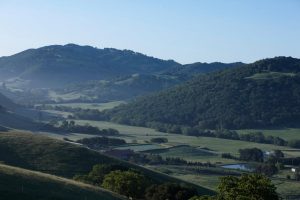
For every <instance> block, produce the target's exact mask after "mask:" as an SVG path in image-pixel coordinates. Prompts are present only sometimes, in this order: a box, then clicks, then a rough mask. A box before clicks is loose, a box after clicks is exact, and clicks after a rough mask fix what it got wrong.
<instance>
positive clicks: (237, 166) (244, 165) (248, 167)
mask: <svg viewBox="0 0 300 200" xmlns="http://www.w3.org/2000/svg"><path fill="white" fill-rule="evenodd" d="M221 167H222V168H225V169H237V170H242V171H248V172H251V171H253V170H254V169H253V166H251V165H249V164H247V163H236V164H228V165H222V166H221Z"/></svg>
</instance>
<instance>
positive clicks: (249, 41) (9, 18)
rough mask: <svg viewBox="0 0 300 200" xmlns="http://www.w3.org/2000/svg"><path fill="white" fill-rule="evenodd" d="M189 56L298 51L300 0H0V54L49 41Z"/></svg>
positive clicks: (234, 57) (204, 58)
mask: <svg viewBox="0 0 300 200" xmlns="http://www.w3.org/2000/svg"><path fill="white" fill-rule="evenodd" d="M67 43H76V44H81V45H91V46H95V47H99V48H103V47H114V48H118V49H131V50H134V51H138V52H141V53H144V54H147V55H151V56H155V57H159V58H163V59H174V60H176V61H178V62H181V63H191V62H196V61H200V62H212V61H221V62H233V61H243V62H252V61H254V60H257V59H261V58H266V57H274V56H280V55H283V56H293V57H298V58H299V57H300V0H0V56H6V55H11V54H14V53H17V52H19V51H22V50H25V49H28V48H37V47H41V46H45V45H50V44H67Z"/></svg>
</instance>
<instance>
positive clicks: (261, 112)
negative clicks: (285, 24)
mask: <svg viewBox="0 0 300 200" xmlns="http://www.w3.org/2000/svg"><path fill="white" fill-rule="evenodd" d="M299 113H300V60H299V59H296V58H291V57H276V58H271V59H264V60H260V61H257V62H255V63H253V64H248V65H244V66H242V67H237V68H231V69H226V70H223V71H219V72H214V73H210V74H207V75H201V76H198V77H196V78H195V79H193V80H191V81H189V82H187V83H184V84H182V85H180V86H177V87H175V88H172V89H169V90H167V91H164V92H160V93H157V94H154V95H150V96H147V97H144V98H140V99H139V100H137V101H135V102H132V103H130V104H127V105H122V106H120V107H117V108H115V109H113V110H112V111H110V112H108V113H106V114H108V117H109V118H110V119H111V120H113V121H116V122H120V123H126V124H132V125H142V126H152V127H156V128H157V127H161V126H165V125H166V124H167V125H171V126H172V125H180V126H190V127H193V126H200V127H201V128H210V129H214V128H230V129H239V128H258V127H278V126H297V125H299V124H300V114H299ZM177 128H178V127H177Z"/></svg>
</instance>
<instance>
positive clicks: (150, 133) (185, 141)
mask: <svg viewBox="0 0 300 200" xmlns="http://www.w3.org/2000/svg"><path fill="white" fill-rule="evenodd" d="M75 122H76V123H77V124H81V125H83V124H87V123H88V124H90V125H92V126H97V127H99V128H101V129H103V128H114V129H117V130H118V131H119V132H120V134H121V138H124V139H126V140H137V141H138V142H139V143H145V141H150V140H151V139H152V138H155V137H165V138H167V139H168V143H167V144H168V145H169V146H177V145H190V146H193V147H199V148H206V149H209V150H212V151H215V152H216V153H217V154H221V153H231V154H233V155H238V150H239V149H243V148H253V147H257V148H260V149H262V150H264V151H272V150H275V149H280V150H283V151H285V153H286V155H287V156H300V151H289V150H290V149H291V148H289V147H282V146H276V145H271V144H258V143H254V142H247V141H239V140H227V139H221V138H210V137H195V136H186V135H180V134H170V133H163V132H159V131H156V130H154V129H150V128H144V127H136V126H128V125H121V124H115V123H111V122H105V121H91V120H75ZM294 150H296V149H294Z"/></svg>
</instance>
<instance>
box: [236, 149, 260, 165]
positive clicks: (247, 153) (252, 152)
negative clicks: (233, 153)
mask: <svg viewBox="0 0 300 200" xmlns="http://www.w3.org/2000/svg"><path fill="white" fill-rule="evenodd" d="M239 153H240V159H241V160H245V161H255V162H263V160H264V154H263V152H262V150H260V149H258V148H250V149H240V150H239Z"/></svg>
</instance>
